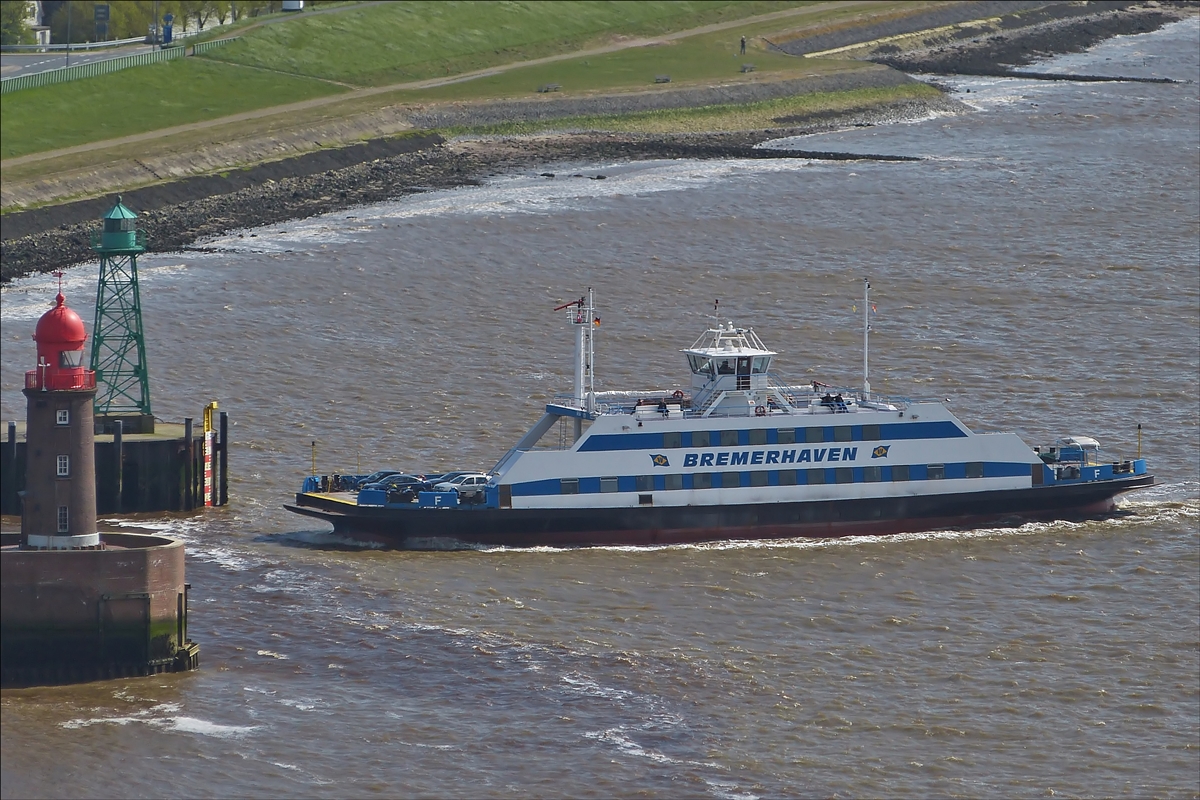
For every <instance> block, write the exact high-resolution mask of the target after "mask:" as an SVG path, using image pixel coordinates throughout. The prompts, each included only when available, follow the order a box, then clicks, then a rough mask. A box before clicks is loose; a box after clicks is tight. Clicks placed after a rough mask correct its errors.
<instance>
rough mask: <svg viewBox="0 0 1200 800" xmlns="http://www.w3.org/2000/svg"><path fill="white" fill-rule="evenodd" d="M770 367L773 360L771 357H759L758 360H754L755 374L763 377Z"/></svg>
mask: <svg viewBox="0 0 1200 800" xmlns="http://www.w3.org/2000/svg"><path fill="white" fill-rule="evenodd" d="M770 366H771V359H770V357H769V356H759V357H758V358H756V359H754V374H755V375H761V374H763V373H764V372H766V371H767V369H768V368H769V367H770Z"/></svg>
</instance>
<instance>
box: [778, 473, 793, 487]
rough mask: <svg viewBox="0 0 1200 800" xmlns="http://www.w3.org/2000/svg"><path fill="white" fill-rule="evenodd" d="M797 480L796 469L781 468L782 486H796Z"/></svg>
mask: <svg viewBox="0 0 1200 800" xmlns="http://www.w3.org/2000/svg"><path fill="white" fill-rule="evenodd" d="M796 480H797V475H796V470H794V469H781V470H779V485H780V486H795V485H796Z"/></svg>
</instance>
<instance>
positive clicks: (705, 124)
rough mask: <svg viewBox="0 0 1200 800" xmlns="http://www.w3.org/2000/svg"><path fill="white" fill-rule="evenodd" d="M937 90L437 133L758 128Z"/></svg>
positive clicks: (908, 88)
mask: <svg viewBox="0 0 1200 800" xmlns="http://www.w3.org/2000/svg"><path fill="white" fill-rule="evenodd" d="M940 95H941V92H939V91H938V90H937V89H935V88H934V87H932V86H929V85H927V84H924V83H909V84H901V85H899V86H886V87H878V88H866V89H851V90H849V91H845V92H812V93H809V94H802V95H796V96H794V97H784V98H780V99H778V100H763V101H760V102H757V103H743V104H728V105H714V106H702V107H699V108H679V109H665V110H661V111H644V112H639V113H636V114H614V115H597V116H580V117H567V118H562V119H555V120H538V121H533V122H511V123H504V124H500V125H486V126H477V127H460V128H448V129H445V130H443V131H439V132H440V133H442V135H444V136H447V137H449V136H460V135H468V134H474V135H496V136H516V135H526V134H536V133H546V132H551V131H597V132H616V133H709V132H718V131H742V130H761V129H764V128H773V127H779V126H780V124H781V123H778V122H775V119H777V118H779V117H790V116H795V115H800V114H812V113H815V112H830V111H853V110H856V109H860V108H870V107H873V106H877V105H879V104H880V103H886V102H894V101H900V100H912V99H922V98H926V99H932V98H934V97H939V96H940Z"/></svg>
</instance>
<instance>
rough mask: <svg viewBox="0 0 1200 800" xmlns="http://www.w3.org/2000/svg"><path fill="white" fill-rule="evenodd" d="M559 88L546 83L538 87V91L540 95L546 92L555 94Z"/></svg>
mask: <svg viewBox="0 0 1200 800" xmlns="http://www.w3.org/2000/svg"><path fill="white" fill-rule="evenodd" d="M561 88H562V85H561V84H558V83H546V84H542V85H541V86H539V87H538V91H539V92H541V93H542V94H545V93H546V92H557V91H558V90H559V89H561Z"/></svg>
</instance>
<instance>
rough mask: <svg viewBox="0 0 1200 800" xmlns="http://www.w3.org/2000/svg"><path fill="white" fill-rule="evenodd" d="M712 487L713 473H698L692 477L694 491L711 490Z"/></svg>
mask: <svg viewBox="0 0 1200 800" xmlns="http://www.w3.org/2000/svg"><path fill="white" fill-rule="evenodd" d="M711 487H712V473H711V472H697V473H696V474H695V475H693V476H692V488H693V489H709V488H711Z"/></svg>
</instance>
